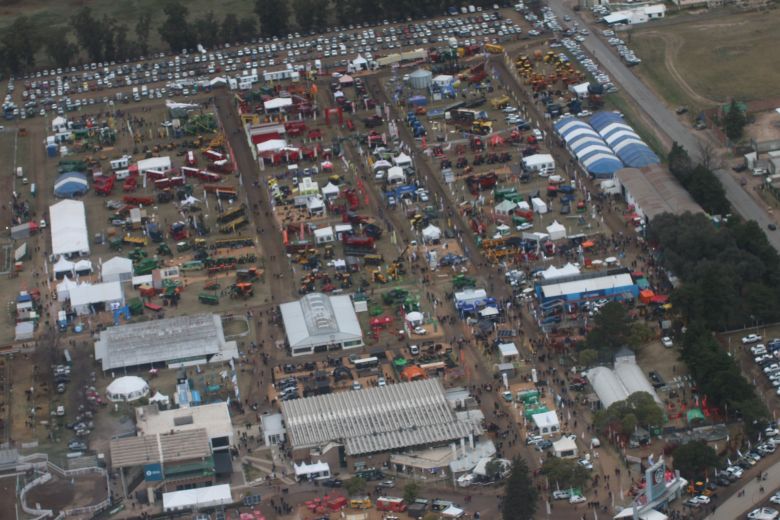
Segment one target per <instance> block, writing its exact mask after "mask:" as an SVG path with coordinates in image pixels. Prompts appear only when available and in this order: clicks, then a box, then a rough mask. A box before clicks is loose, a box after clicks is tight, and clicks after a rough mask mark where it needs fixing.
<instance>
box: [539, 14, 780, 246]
mask: <svg viewBox="0 0 780 520" xmlns="http://www.w3.org/2000/svg"><path fill="white" fill-rule="evenodd" d="M550 6H551V8H552V9H553V11H554V12H555V14H556V15H557V16H558V17H563V16H564V15H569V16H576V13H574V11H572V10H571V9H569V8H568V7H566V6H564V5H563V3H562V1H561V0H553V1H552V2H551V3H550ZM580 20H581V19H580ZM583 46H584V47H585V49H586V50H587V51H588V52H590V53H591V55H592V56H593V57H594V58H595V59H597V60H598V62H599V64H600V65H601V66H602V67H603V68H604V69H605V70H606V72H607V73H608V74H609V75H610V76H611V77H612V80H613V81H614V82H616V83H619V84H620V85H621V86H622V87H623V88H624V89H625V90H626V92H627V93H628V95H629V96H631V97H632V98H634V100H635V101H636V103H637V104H638V105H639V106H640V107H641V108H642V110H644V112H645V113H646V114H647V115H648V116H649V117H650V118H651V119H652V120H653V121H654V122H655V123H656V124H657V125H658V128H659V129H660V130H661V131H662V132H664V133H666V134H667V135H668V136H669V138H670V139H672V140H673V141H677V142H678V143H679V144H681V145H682V146H684V147H685V149H686V150H687V151H688V153H689V154H690V156H691V158H693V159H694V160H700V157H701V155H700V147H699V139H698V137H697V136H696V135H695V134H694V133H693V132H691V131H690V130H689V129H688V128H686V127H685V126H683V124H682V123H680V121H679V119H678V118H677V116H676V115H675V114H674V113H673V112H672V111H671V110H669V109H668V108H667V107H666V105H665V104H664V103H663V102H662V101H661V100H660V98H659V97H658V96H656V95H655V93H654V92H652V91H651V90H650V89H649V88H648V87H647V86H646V85H645V84H644V83H643V82H642V81H641V80H639V78H638V77H637V76H636V75H635V74H634V73H632V72H631V70H630V69H629V68H628V67H627V66H626V65H625V64H624V63H623V62H622V61H621V60H620V57H618V56H617V55H616V54H615V53H613V52H612V50H611V49H610V48H609V47H608V46H607V44H605V43H604V42H603V41H602V40H601V39H600V38H598V37H597V36H596V35H594V34H592V33H591V34H590V35H589V36H588V37H586V39H585V42H583ZM714 173H715V175H716V176H717V177H718V179H719V180H720V181H721V183H722V184H723V188H724V190H725V191H726V195H727V197H728V199H729V202H731V204H732V206H733V207H734V209H735V210H736V211H737V212H738V213H739V214H740V215H742V216H743V217H744V218H746V219H749V220H755V221H756V222H757V223H758V224H759V226H761V228H762V229H765V230H766V229H767V226H768V225H769V223H770V222H773V219H770V217H769V216H768V215H767V213H766V212H765V211H764V210H763V208H761V206H760V205H759V204H758V203H757V202H756V201H755V200H754V199H753V198H752V197H750V195H748V194H747V193H746V192H745V190H744V189H743V188H742V186H740V185H739V183H737V182H736V181H735V180H734V178H732V177H731V175H730V174H729V173H728V172H727V171H726V170H722V169H718V170H715V172H714ZM767 238H768V239H769V242H770V244H772V246H773V247H774V248H775V249H777V250H780V235H778V234H777V233H767Z"/></svg>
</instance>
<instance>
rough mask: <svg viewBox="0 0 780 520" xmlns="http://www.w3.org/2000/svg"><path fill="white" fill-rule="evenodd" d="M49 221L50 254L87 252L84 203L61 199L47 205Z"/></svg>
mask: <svg viewBox="0 0 780 520" xmlns="http://www.w3.org/2000/svg"><path fill="white" fill-rule="evenodd" d="M49 222H50V223H51V254H52V255H54V256H60V255H83V256H86V255H88V254H89V233H88V231H87V215H86V211H85V209H84V203H83V202H82V201H80V200H63V201H60V202H58V203H57V204H54V205H52V206H49Z"/></svg>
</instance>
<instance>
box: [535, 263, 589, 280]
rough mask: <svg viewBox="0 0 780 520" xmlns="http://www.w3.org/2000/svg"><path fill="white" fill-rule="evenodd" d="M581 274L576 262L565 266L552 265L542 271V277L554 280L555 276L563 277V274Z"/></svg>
mask: <svg viewBox="0 0 780 520" xmlns="http://www.w3.org/2000/svg"><path fill="white" fill-rule="evenodd" d="M577 274H580V270H579V268H578V267H577V266H576V265H574V264H570V263H569V264H566V265H564V266H563V267H560V268H559V267H555V266H554V265H551V266H550V267H548V268H547V269H545V270H544V271H542V279H544V280H552V279H554V278H561V277H563V276H573V275H577Z"/></svg>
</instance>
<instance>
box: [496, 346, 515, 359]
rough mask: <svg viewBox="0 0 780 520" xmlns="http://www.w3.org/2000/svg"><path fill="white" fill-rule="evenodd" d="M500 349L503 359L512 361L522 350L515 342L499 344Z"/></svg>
mask: <svg viewBox="0 0 780 520" xmlns="http://www.w3.org/2000/svg"><path fill="white" fill-rule="evenodd" d="M498 351H499V352H500V353H501V360H502V361H510V360H512V359H517V358H519V357H520V352H519V351H518V350H517V347H516V346H515V344H514V343H501V344H500V345H498Z"/></svg>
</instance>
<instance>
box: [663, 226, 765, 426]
mask: <svg viewBox="0 0 780 520" xmlns="http://www.w3.org/2000/svg"><path fill="white" fill-rule="evenodd" d="M648 232H649V233H648V237H649V238H650V240H651V241H652V242H654V243H656V244H658V246H659V250H660V260H661V262H662V264H663V266H664V267H665V268H666V269H667V270H668V271H670V272H673V273H675V274H676V275H677V276H678V277H679V278H680V279H681V280H682V281H683V285H682V286H681V287H679V288H678V289H676V290H675V291H674V292H673V293H672V298H671V301H672V305H673V306H674V308H675V309H677V311H678V312H679V313H680V315H681V318H682V319H683V321H684V322H685V323H686V324H687V325H686V326H687V329H686V332H685V334H684V335H683V338H682V342H681V347H682V359H683V360H684V361H685V362H686V363H687V365H688V368H689V370H690V371H691V375H692V376H693V377H694V379H695V380H696V382H697V384H698V388H699V393H700V395H702V396H703V395H706V396H707V397H708V399H709V403H711V404H712V405H714V406H717V407H719V408H721V409H723V410H724V411H726V412H727V413H728V414H729V415H730V416H731V417H737V418H742V419H743V420H744V423H745V426H746V428H747V431H748V433H755V432H757V431H758V430H759V429H761V428H762V427H763V426H764V423H765V420H766V418H767V415H768V414H767V410H766V407H765V406H764V404H763V402H762V401H761V400H760V399H759V398H758V396H757V394H756V392H755V388H754V387H753V385H751V384H750V383H749V382H748V381H747V380H746V379H745V378H744V377H743V376H742V374H741V372H740V370H739V368H738V367H737V365H736V363H735V362H734V359H732V357H731V356H730V355H729V353H728V352H726V351H725V350H724V349H723V348H722V347H721V346H720V345H719V344H718V342H717V341H716V339H715V338H714V337H713V335H712V334H711V332H710V331H712V330H724V329H733V328H739V327H744V326H750V325H755V324H757V323H759V322H762V323H768V322H773V321H777V320H778V319H780V256H778V253H777V251H776V250H775V249H774V248H772V246H771V245H770V244H769V241H768V240H767V237H766V235H765V234H764V233H763V231H762V230H761V228H760V227H759V226H758V224H757V223H756V222H754V221H749V222H746V221H743V220H741V219H739V218H731V219H729V220H728V222H723V223H722V224H721V226H720V227H715V226H714V225H713V224H712V222H711V221H710V220H709V219H708V218H707V217H706V216H704V215H691V214H685V215H682V216H673V215H661V216H659V217H656V218H655V219H653V221H652V222H651V223H650V227H649V230H648Z"/></svg>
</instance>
